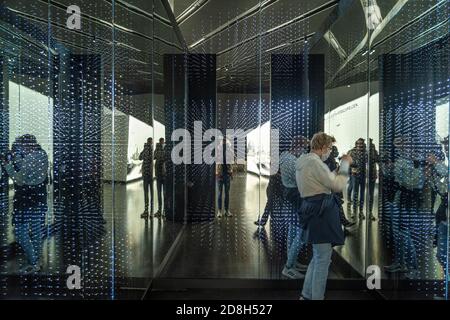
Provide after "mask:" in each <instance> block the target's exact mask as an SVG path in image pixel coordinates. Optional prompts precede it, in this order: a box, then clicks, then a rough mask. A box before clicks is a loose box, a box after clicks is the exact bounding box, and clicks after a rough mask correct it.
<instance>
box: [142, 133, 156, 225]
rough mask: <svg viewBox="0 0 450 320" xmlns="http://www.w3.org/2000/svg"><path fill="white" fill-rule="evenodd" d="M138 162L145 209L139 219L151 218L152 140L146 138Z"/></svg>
mask: <svg viewBox="0 0 450 320" xmlns="http://www.w3.org/2000/svg"><path fill="white" fill-rule="evenodd" d="M139 160H142V180H143V185H144V201H145V209H144V212H143V213H142V214H141V218H144V219H146V218H148V217H149V216H150V217H152V215H153V139H152V138H148V139H147V143H146V144H145V145H144V150H142V152H141V154H140V155H139ZM149 189H150V199H151V206H150V212H149V208H148V205H149V195H148V190H149Z"/></svg>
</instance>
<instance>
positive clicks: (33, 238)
mask: <svg viewBox="0 0 450 320" xmlns="http://www.w3.org/2000/svg"><path fill="white" fill-rule="evenodd" d="M27 220H28V221H26V222H20V223H16V224H15V225H14V233H15V236H16V240H17V242H18V243H19V244H20V246H21V247H22V249H23V251H24V252H25V256H26V258H27V260H28V263H29V264H30V265H37V264H38V263H39V260H40V257H41V250H42V238H43V237H42V230H43V226H44V219H42V218H40V217H33V218H30V219H27Z"/></svg>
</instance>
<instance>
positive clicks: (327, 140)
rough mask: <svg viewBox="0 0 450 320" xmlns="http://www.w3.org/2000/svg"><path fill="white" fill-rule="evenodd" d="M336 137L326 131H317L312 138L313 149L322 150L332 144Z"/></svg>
mask: <svg viewBox="0 0 450 320" xmlns="http://www.w3.org/2000/svg"><path fill="white" fill-rule="evenodd" d="M334 142H336V139H335V138H334V137H333V136H330V135H328V134H326V133H324V132H318V133H316V134H315V135H314V136H313V137H312V139H311V150H320V149H322V148H323V147H328V146H331V145H332V144H333V143H334Z"/></svg>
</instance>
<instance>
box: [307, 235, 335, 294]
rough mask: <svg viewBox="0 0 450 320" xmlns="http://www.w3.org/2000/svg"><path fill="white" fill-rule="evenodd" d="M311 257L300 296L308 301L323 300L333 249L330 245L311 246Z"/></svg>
mask: <svg viewBox="0 0 450 320" xmlns="http://www.w3.org/2000/svg"><path fill="white" fill-rule="evenodd" d="M312 246H313V257H312V259H311V262H310V263H309V265H308V271H306V276H305V282H304V284H303V291H302V296H303V297H304V298H305V299H308V300H323V299H324V297H325V289H326V286H327V279H328V269H329V267H330V263H331V254H332V253H333V247H332V246H331V243H320V244H313V245H312Z"/></svg>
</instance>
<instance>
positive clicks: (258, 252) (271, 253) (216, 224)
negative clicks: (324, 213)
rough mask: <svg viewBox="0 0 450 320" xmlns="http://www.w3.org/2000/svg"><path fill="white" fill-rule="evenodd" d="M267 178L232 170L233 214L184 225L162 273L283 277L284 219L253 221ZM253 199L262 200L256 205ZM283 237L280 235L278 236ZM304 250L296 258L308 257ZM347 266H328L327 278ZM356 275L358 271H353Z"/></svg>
mask: <svg viewBox="0 0 450 320" xmlns="http://www.w3.org/2000/svg"><path fill="white" fill-rule="evenodd" d="M267 184H268V179H267V178H261V179H260V178H259V177H257V176H255V175H252V174H244V173H241V174H239V175H237V176H236V177H235V178H234V179H233V181H232V184H231V189H230V211H231V212H232V213H233V217H229V218H221V219H218V218H216V219H215V220H214V221H211V222H204V223H199V224H192V225H187V226H186V229H185V232H184V234H183V235H182V238H181V240H180V244H179V247H178V248H177V251H176V252H175V254H174V256H173V257H172V258H171V262H170V263H169V264H168V265H167V267H166V268H165V270H164V271H163V272H162V274H161V277H162V278H169V279H170V278H188V279H195V278H209V279H227V278H230V279H284V277H283V276H282V274H281V271H282V269H283V267H284V264H285V262H286V249H285V248H286V243H285V235H286V233H287V225H288V222H287V221H286V220H285V219H283V217H272V218H271V219H270V220H269V222H268V223H267V225H266V226H265V228H263V229H259V230H258V228H257V227H256V226H255V225H254V221H256V220H257V219H258V217H259V212H262V211H263V210H264V206H265V203H266V200H267V197H266V192H265V191H266V188H267ZM258 203H260V204H261V205H260V206H258ZM283 238H284V241H283V240H282V239H283ZM309 254H310V253H308V252H306V253H305V254H304V255H303V256H304V257H303V258H301V261H302V262H303V263H307V262H308V255H309ZM345 269H348V266H347V268H342V266H341V265H340V264H338V263H334V264H333V265H332V267H331V272H330V278H334V279H342V278H344V273H347V274H348V271H347V270H345ZM354 275H355V276H356V277H357V276H358V275H357V274H354Z"/></svg>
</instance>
